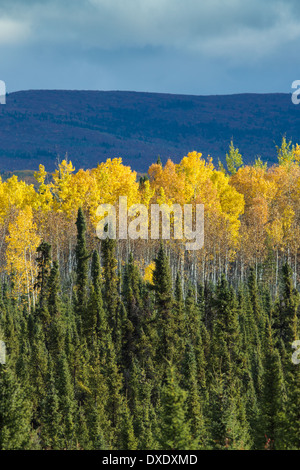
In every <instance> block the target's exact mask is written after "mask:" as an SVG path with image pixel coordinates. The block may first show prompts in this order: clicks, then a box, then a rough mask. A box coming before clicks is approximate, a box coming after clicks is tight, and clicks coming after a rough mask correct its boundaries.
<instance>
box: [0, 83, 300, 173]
mask: <svg viewBox="0 0 300 470" xmlns="http://www.w3.org/2000/svg"><path fill="white" fill-rule="evenodd" d="M285 134H286V136H287V139H288V140H289V139H291V140H292V141H293V142H294V143H296V142H300V107H298V106H295V105H293V104H292V102H291V95H290V94H285V93H267V94H257V93H239V94H233V95H185V94H166V93H164V94H163V93H153V92H134V91H95V90H91V91H89V90H27V91H18V92H13V93H9V94H8V95H7V99H6V104H5V105H0V170H1V171H17V170H24V169H26V170H34V169H37V168H38V165H39V164H40V163H43V164H44V165H45V166H46V169H47V170H48V171H53V170H54V168H55V166H56V162H57V160H58V159H59V160H62V159H63V158H64V157H65V154H66V153H67V154H68V158H69V159H70V160H72V162H73V164H74V165H75V167H76V169H79V168H91V167H94V166H96V165H97V163H100V162H102V161H105V160H106V159H107V158H115V157H121V158H122V159H123V163H124V164H126V165H130V166H131V167H132V168H133V169H134V170H136V171H139V172H145V171H147V169H148V167H149V165H151V163H153V162H154V161H156V160H157V157H158V155H160V157H161V159H162V161H163V162H165V161H166V160H167V158H172V159H173V160H174V161H175V162H178V161H180V160H181V159H182V157H183V156H184V155H186V154H187V153H188V152H190V151H193V150H196V151H198V152H201V153H202V154H203V156H204V157H207V156H208V155H210V156H212V157H213V160H214V162H215V163H216V164H217V162H218V159H220V160H221V161H222V162H223V163H224V162H225V156H226V152H227V151H228V146H229V142H230V140H231V138H233V141H234V144H235V146H237V147H238V148H239V149H240V152H241V153H242V155H243V158H244V161H245V163H251V162H253V161H254V159H255V158H256V157H257V156H258V155H260V156H261V157H262V159H263V160H265V161H268V162H269V164H273V163H275V162H276V161H277V157H276V145H280V143H281V139H282V136H283V135H285Z"/></svg>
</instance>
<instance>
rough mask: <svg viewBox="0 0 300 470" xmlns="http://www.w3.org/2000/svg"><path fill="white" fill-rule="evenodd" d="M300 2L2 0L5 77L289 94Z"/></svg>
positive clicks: (73, 85) (48, 83)
mask: <svg viewBox="0 0 300 470" xmlns="http://www.w3.org/2000/svg"><path fill="white" fill-rule="evenodd" d="M299 45H300V12H299V4H298V2H297V1H296V0H294V1H293V0H263V1H262V0H252V1H251V2H246V1H245V0H207V1H206V2H203V1H199V0H184V1H179V0H9V1H8V0H0V54H1V60H0V79H2V80H5V81H6V84H7V89H8V91H14V90H24V89H33V88H39V89H41V88H52V89H53V88H56V89H100V90H112V89H119V90H136V91H155V92H170V93H185V94H189V93H191V94H220V93H240V92H274V91H278V92H280V91H284V92H289V91H290V87H291V83H292V81H293V80H296V79H300V70H299V59H298V57H299V53H298V46H299Z"/></svg>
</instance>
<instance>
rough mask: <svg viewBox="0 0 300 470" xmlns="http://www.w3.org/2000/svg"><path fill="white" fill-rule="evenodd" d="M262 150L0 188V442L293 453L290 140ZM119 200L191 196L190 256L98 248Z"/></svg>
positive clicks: (297, 367) (296, 431) (44, 176)
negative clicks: (266, 155)
mask: <svg viewBox="0 0 300 470" xmlns="http://www.w3.org/2000/svg"><path fill="white" fill-rule="evenodd" d="M277 153H278V163H277V164H276V165H273V166H272V167H268V165H267V164H266V163H264V162H263V161H262V159H261V158H260V157H259V156H258V157H257V158H256V160H255V162H254V163H253V164H252V165H244V164H243V158H242V155H241V154H240V153H239V149H238V148H236V147H234V144H233V142H231V143H230V146H229V150H228V153H227V155H226V168H225V166H224V165H223V164H222V163H221V162H220V161H218V163H217V164H216V165H215V163H214V162H213V159H212V158H211V157H210V156H208V157H207V158H203V156H202V154H201V153H198V152H196V151H193V152H190V153H189V154H188V155H187V156H184V157H183V159H182V160H181V162H180V163H178V164H175V163H173V162H172V160H171V159H169V160H168V161H167V162H166V164H165V165H163V164H162V162H161V160H160V158H158V160H157V163H153V164H152V165H151V166H150V168H149V170H148V173H147V175H142V176H140V177H138V176H137V174H136V172H135V171H132V170H131V168H130V167H127V166H124V165H123V163H122V160H121V158H114V159H108V160H107V161H106V162H103V163H100V164H98V166H97V167H96V168H92V169H90V170H83V169H79V170H78V171H77V172H76V171H75V168H74V167H73V165H72V162H71V161H69V160H68V159H67V158H66V159H65V160H63V161H62V162H60V163H58V167H57V169H56V171H55V172H54V173H53V174H48V173H47V172H46V169H45V167H44V166H43V165H40V167H39V170H38V171H36V173H35V180H36V183H35V184H27V183H26V182H24V181H21V180H19V179H18V178H17V176H15V175H13V176H11V177H10V178H8V179H7V180H6V181H0V270H1V272H0V279H1V295H0V340H1V341H2V342H3V343H4V344H5V347H6V357H5V361H2V362H4V363H3V364H1V363H0V449H1V450H8V449H28V450H29V449H34V450H63V449H68V450H70V449H72V450H73V449H74V450H95V449H96V450H107V449H110V450H156V449H157V450H160V449H162V450H253V449H257V450H281V449H283V450H295V449H297V450H300V364H297V363H295V361H292V355H293V353H294V352H295V351H294V346H293V345H294V344H295V341H297V340H299V339H300V336H299V305H300V294H299V274H300V272H299V262H298V255H299V245H300V146H298V144H296V145H293V144H292V142H289V141H287V140H286V138H285V137H283V139H282V144H281V147H278V148H277ZM119 196H127V198H128V205H129V206H130V205H132V204H136V203H142V204H144V205H146V206H147V207H148V206H149V205H150V204H153V203H156V204H160V205H161V204H168V205H172V204H174V203H176V204H181V205H184V204H193V205H195V204H203V205H204V214H205V215H204V217H205V230H204V233H205V236H204V247H203V248H201V250H198V251H186V250H185V240H184V239H183V240H175V239H170V240H141V239H137V240H111V239H109V238H107V239H106V240H99V239H98V237H97V235H96V226H97V223H98V218H97V207H98V206H99V205H100V204H103V203H109V204H117V201H118V198H119ZM296 362H298V361H296Z"/></svg>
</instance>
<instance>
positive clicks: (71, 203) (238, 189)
mask: <svg viewBox="0 0 300 470" xmlns="http://www.w3.org/2000/svg"><path fill="white" fill-rule="evenodd" d="M277 150H278V164H277V165H273V166H272V167H270V168H268V167H267V165H266V164H265V163H263V162H262V161H261V159H260V158H259V157H258V158H257V159H256V161H255V163H254V164H253V165H252V166H249V165H247V166H245V165H243V160H242V155H241V154H240V153H239V150H238V149H237V148H235V147H234V145H233V143H231V145H230V147H229V151H228V154H227V157H226V162H227V168H224V166H223V165H222V164H221V163H220V162H219V164H218V165H217V166H215V165H214V163H213V161H212V159H211V158H210V157H209V158H207V159H204V158H203V157H202V154H201V153H197V152H191V153H189V154H188V155H187V156H185V157H184V158H183V159H182V161H181V162H180V163H178V164H175V163H173V162H172V161H171V160H168V161H167V163H166V164H165V165H164V166H163V165H162V163H161V161H160V159H158V161H157V163H154V164H153V165H151V167H150V168H149V170H148V173H147V175H144V176H143V177H141V178H140V180H138V179H137V174H136V173H135V172H134V171H132V170H131V168H129V167H127V166H124V165H123V164H122V160H121V159H120V158H115V159H113V160H110V159H108V160H107V161H106V162H103V163H101V164H99V165H98V166H97V167H96V168H93V169H90V170H85V171H84V170H82V169H80V170H79V171H77V172H75V168H74V167H73V165H72V163H71V162H70V161H68V160H63V161H62V162H61V163H60V164H59V165H58V168H57V170H56V171H55V172H54V173H53V174H48V173H47V172H46V170H45V168H44V167H43V166H42V165H40V168H39V171H37V172H36V173H35V179H36V185H33V184H26V183H25V182H23V181H19V180H18V178H17V176H12V177H11V178H8V179H7V180H6V181H4V182H2V181H1V180H0V268H1V278H2V280H3V281H7V280H8V279H9V280H12V278H14V294H15V296H16V298H19V299H20V297H21V296H22V295H24V294H26V297H27V300H26V302H27V303H28V305H29V309H31V308H35V304H36V300H37V299H36V291H35V289H34V284H35V277H36V275H37V268H38V267H37V263H36V257H35V253H36V249H37V247H38V246H39V245H40V243H41V241H42V240H44V241H45V242H47V243H49V244H51V246H52V256H53V260H55V261H57V262H58V263H59V266H60V274H61V277H62V281H63V283H64V286H67V287H66V288H68V289H69V295H72V289H73V285H74V279H73V277H72V276H73V275H72V273H73V272H74V269H75V268H76V266H75V264H76V258H75V256H74V252H75V251H74V250H75V245H76V231H75V230H74V224H75V221H76V217H77V211H78V209H79V207H82V209H83V211H84V213H85V216H86V221H87V243H88V247H89V249H90V250H93V249H96V248H97V243H98V241H97V237H96V225H97V222H98V218H97V215H96V211H97V207H98V206H99V205H100V204H103V203H108V204H112V205H116V204H118V201H119V197H120V196H127V199H128V207H130V206H131V205H133V204H139V203H142V204H144V205H146V206H147V208H148V207H149V206H150V205H151V204H167V205H169V206H170V205H172V204H181V205H183V204H193V205H195V204H204V212H205V243H204V248H203V249H201V250H198V251H197V252H194V253H191V252H190V253H189V252H187V251H185V249H184V245H185V241H184V240H183V241H182V243H180V242H179V241H178V240H176V241H174V240H170V241H169V242H168V243H167V244H166V250H167V251H168V255H169V257H170V265H171V271H172V278H173V282H175V279H176V273H177V271H178V270H179V271H180V272H181V274H182V276H184V275H185V274H186V276H187V278H188V279H189V280H191V281H192V283H193V284H194V287H196V285H197V283H198V282H201V283H203V284H204V283H207V282H213V283H214V284H216V282H217V279H218V278H219V277H220V276H221V275H222V274H224V275H225V277H226V279H227V280H229V281H230V282H231V283H232V284H234V286H235V288H237V287H238V285H239V283H244V282H246V280H247V276H248V272H249V269H250V268H251V267H253V268H254V269H255V273H256V276H257V278H258V279H259V280H260V281H263V282H264V283H265V284H266V285H267V286H268V288H269V290H270V292H271V294H272V298H273V299H274V298H275V297H276V295H277V294H278V292H279V287H280V270H281V268H282V267H283V266H284V265H285V264H286V263H288V264H289V265H290V266H291V268H292V272H293V283H294V287H297V288H298V287H299V260H298V257H299V256H298V255H299V247H300V204H299V201H300V165H299V162H300V147H299V146H298V145H296V146H294V145H292V143H291V142H287V141H286V139H285V138H283V141H282V145H281V147H280V148H278V149H277ZM156 251H157V242H156V241H151V240H150V239H149V240H148V241H147V243H146V244H145V243H143V240H130V241H128V242H126V243H125V242H124V243H123V244H122V243H119V244H118V254H117V260H118V265H119V266H118V267H119V268H120V267H121V266H122V264H124V263H125V262H126V261H127V259H128V255H129V252H132V253H133V254H134V257H135V259H136V260H137V261H138V264H139V269H140V270H141V273H145V272H146V271H147V270H149V269H151V263H152V261H153V258H154V256H155V253H156ZM149 266H150V268H149Z"/></svg>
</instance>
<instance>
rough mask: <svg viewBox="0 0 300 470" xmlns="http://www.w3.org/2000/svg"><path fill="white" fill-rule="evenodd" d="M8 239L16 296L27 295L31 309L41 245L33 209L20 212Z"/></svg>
mask: <svg viewBox="0 0 300 470" xmlns="http://www.w3.org/2000/svg"><path fill="white" fill-rule="evenodd" d="M8 230H9V234H8V235H7V237H6V243H7V250H6V265H7V272H8V274H10V275H12V276H13V280H14V294H15V295H16V296H21V295H24V294H25V295H27V298H28V304H29V308H30V307H31V298H33V301H34V296H33V289H34V283H35V279H36V275H37V265H36V250H37V247H38V246H39V244H40V241H41V239H40V237H39V236H38V235H37V227H36V225H35V223H34V221H33V214H32V208H31V207H30V206H26V207H25V208H24V209H21V210H19V212H18V215H17V216H16V219H15V221H14V222H13V223H10V224H9V228H8Z"/></svg>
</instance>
